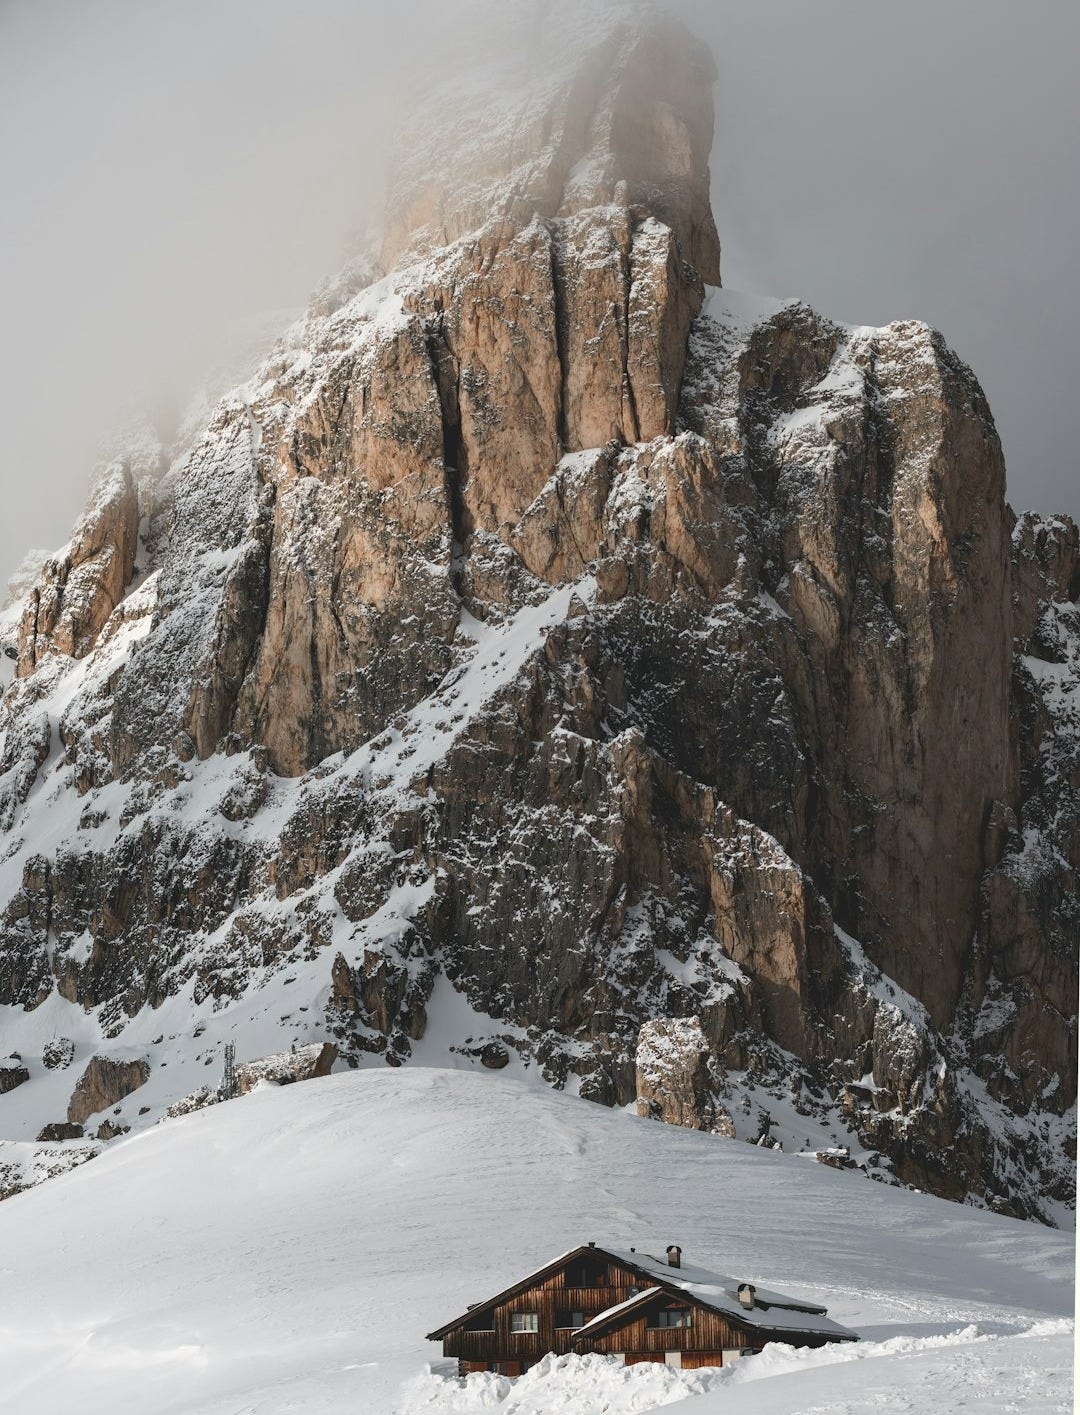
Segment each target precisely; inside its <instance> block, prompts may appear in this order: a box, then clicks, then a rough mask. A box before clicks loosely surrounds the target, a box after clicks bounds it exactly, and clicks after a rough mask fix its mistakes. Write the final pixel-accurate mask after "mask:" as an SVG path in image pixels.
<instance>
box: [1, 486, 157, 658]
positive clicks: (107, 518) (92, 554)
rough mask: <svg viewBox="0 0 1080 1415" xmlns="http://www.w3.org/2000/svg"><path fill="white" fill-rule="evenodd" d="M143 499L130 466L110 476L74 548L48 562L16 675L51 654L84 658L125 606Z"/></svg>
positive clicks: (25, 624) (27, 618) (28, 615)
mask: <svg viewBox="0 0 1080 1415" xmlns="http://www.w3.org/2000/svg"><path fill="white" fill-rule="evenodd" d="M138 533H139V499H138V493H137V491H136V489H135V484H134V481H133V480H132V476H131V472H130V471H129V469H128V468H127V467H126V466H116V467H111V468H109V470H108V471H107V472H106V473H105V475H104V477H103V478H102V481H101V483H100V485H99V486H98V488H97V490H96V491H95V494H94V498H93V502H92V505H91V507H90V509H89V510H88V511H87V513H86V515H85V516H84V517H83V519H82V520H81V521H80V522H79V524H78V525H77V526H76V528H75V534H74V535H73V536H72V538H71V540H70V541H69V543H68V545H67V546H66V547H65V549H64V550H63V551H61V552H60V553H59V554H58V555H55V556H52V557H51V558H50V559H48V560H46V562H45V564H44V566H43V567H42V570H41V576H40V579H39V580H38V582H37V584H36V585H35V587H34V588H33V589H32V590H31V591H30V594H29V596H28V598H27V601H26V608H25V609H24V610H23V616H22V624H21V626H20V631H19V662H18V667H17V669H16V674H17V676H18V677H20V678H25V677H26V676H27V675H28V674H30V673H32V672H33V671H34V669H35V668H36V667H37V665H38V664H39V663H40V662H41V660H42V659H43V658H44V657H45V655H46V654H48V653H62V654H68V655H69V656H70V657H72V658H82V657H84V656H85V655H86V654H87V653H88V652H89V650H90V649H91V648H92V647H93V644H94V642H95V640H96V639H97V637H98V634H99V633H100V632H101V630H102V629H103V628H104V627H105V624H106V622H107V621H108V619H109V616H110V615H111V614H112V612H113V610H114V609H115V608H116V606H117V605H118V604H119V603H120V601H121V599H122V598H123V596H124V591H125V590H126V588H127V585H128V581H129V580H130V579H131V574H132V570H133V569H134V566H135V549H136V543H137V540H138Z"/></svg>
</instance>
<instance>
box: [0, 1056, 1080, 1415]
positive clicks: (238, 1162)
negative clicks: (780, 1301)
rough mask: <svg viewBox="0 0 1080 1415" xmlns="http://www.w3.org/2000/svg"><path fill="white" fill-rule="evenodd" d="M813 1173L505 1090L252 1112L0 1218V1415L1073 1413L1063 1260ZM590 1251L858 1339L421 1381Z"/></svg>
mask: <svg viewBox="0 0 1080 1415" xmlns="http://www.w3.org/2000/svg"><path fill="white" fill-rule="evenodd" d="M538 1155H540V1156H542V1157H543V1158H542V1162H538ZM798 1164H799V1161H797V1160H795V1159H792V1158H789V1157H788V1156H785V1155H779V1154H773V1153H767V1152H762V1151H760V1150H757V1149H755V1148H753V1147H751V1146H748V1145H732V1144H718V1143H717V1141H716V1140H715V1139H713V1138H712V1137H710V1136H707V1135H700V1134H693V1133H691V1132H688V1131H686V1130H682V1129H678V1128H675V1127H671V1126H661V1125H655V1124H652V1123H649V1122H647V1121H643V1120H639V1119H637V1118H635V1117H633V1116H630V1115H626V1114H622V1113H620V1112H618V1111H610V1110H603V1109H600V1108H598V1107H596V1106H590V1105H586V1104H584V1103H582V1102H581V1101H579V1100H576V1099H574V1098H572V1097H568V1096H564V1095H558V1094H554V1093H552V1092H551V1091H550V1090H548V1089H547V1088H545V1087H542V1086H531V1087H530V1086H523V1085H522V1084H521V1083H520V1082H519V1081H517V1080H515V1079H514V1078H507V1077H506V1076H505V1074H503V1075H488V1074H478V1073H474V1074H467V1073H460V1072H459V1073H454V1072H450V1071H447V1070H444V1069H440V1070H429V1069H426V1068H423V1067H417V1066H414V1067H405V1068H399V1069H397V1070H393V1069H390V1068H383V1069H380V1070H364V1071H360V1072H356V1073H352V1074H345V1075H335V1076H330V1077H326V1078H323V1079H321V1080H313V1081H310V1082H305V1083H304V1084H303V1085H302V1086H286V1087H281V1088H270V1089H267V1090H257V1091H254V1092H252V1093H251V1094H249V1095H248V1096H246V1097H243V1098H242V1099H240V1100H236V1101H230V1102H228V1103H226V1104H224V1105H220V1106H215V1107H213V1108H211V1109H209V1110H206V1111H203V1112H200V1113H199V1114H197V1115H192V1116H189V1117H187V1118H185V1119H182V1120H179V1121H174V1122H169V1123H168V1124H167V1125H162V1126H159V1127H156V1128H155V1129H154V1130H152V1131H151V1132H149V1133H144V1134H141V1135H137V1136H133V1137H127V1138H125V1139H124V1140H121V1141H120V1142H118V1143H117V1144H115V1145H113V1146H112V1147H110V1149H109V1150H108V1151H107V1152H106V1154H105V1155H103V1156H102V1157H101V1158H100V1159H99V1160H96V1161H95V1162H94V1163H93V1164H91V1165H87V1166H85V1167H84V1168H82V1169H80V1170H78V1171H77V1172H76V1173H74V1174H71V1175H68V1176H66V1177H64V1178H62V1179H58V1180H56V1181H53V1182H51V1183H49V1184H45V1185H42V1186H40V1187H39V1188H37V1189H35V1190H32V1191H31V1192H29V1193H25V1194H21V1195H19V1196H17V1197H16V1198H14V1199H12V1200H10V1201H8V1202H6V1203H4V1204H0V1252H2V1253H3V1267H4V1271H5V1278H6V1280H5V1282H4V1283H3V1284H2V1285H0V1372H2V1373H3V1376H4V1383H3V1389H2V1390H0V1409H3V1410H5V1411H7V1410H8V1409H10V1410H11V1411H12V1412H13V1415H14V1412H16V1411H18V1412H22V1411H26V1410H33V1411H34V1412H35V1415H54V1412H55V1415H59V1412H63V1411H69V1410H71V1409H72V1408H78V1409H80V1410H82V1411H84V1412H85V1415H105V1412H113V1411H116V1410H118V1409H122V1408H124V1403H125V1400H127V1399H129V1398H130V1392H131V1390H132V1389H133V1388H135V1387H136V1386H137V1389H138V1391H139V1409H140V1412H141V1415H166V1412H175V1411H177V1410H183V1411H184V1412H185V1415H225V1412H227V1411H235V1410H242V1409H256V1410H259V1411H260V1412H261V1415H285V1412H286V1411H289V1410H296V1409H298V1408H299V1409H304V1408H309V1409H313V1410H318V1411H320V1412H321V1415H338V1412H341V1415H345V1412H349V1413H350V1415H354V1412H355V1411H357V1410H363V1411H364V1412H366V1415H391V1412H393V1415H414V1412H416V1415H419V1412H421V1411H424V1410H429V1411H435V1412H443V1411H447V1410H450V1411H454V1412H455V1415H462V1412H466V1411H467V1412H470V1415H472V1412H473V1411H477V1412H479V1411H490V1410H495V1411H496V1412H504V1411H505V1412H511V1411H512V1412H514V1415H526V1412H529V1415H532V1412H534V1411H535V1412H539V1411H540V1410H544V1411H548V1410H559V1409H564V1408H565V1409H566V1410H568V1411H575V1412H580V1415H584V1413H585V1412H595V1411H597V1410H600V1409H603V1408H604V1402H607V1409H608V1415H624V1412H632V1411H641V1410H645V1409H650V1408H653V1407H654V1406H656V1405H658V1404H661V1403H662V1402H665V1401H666V1402H668V1403H669V1404H672V1403H674V1402H675V1400H676V1398H679V1399H681V1400H683V1401H689V1402H690V1403H689V1404H688V1405H687V1406H686V1408H687V1410H688V1412H689V1411H698V1412H702V1415H712V1411H713V1410H714V1409H715V1410H717V1411H719V1410H720V1409H721V1405H722V1408H723V1409H724V1410H725V1411H727V1412H729V1415H766V1412H775V1415H783V1412H788V1415H790V1412H791V1411H792V1410H793V1409H800V1410H806V1409H813V1408H815V1407H820V1406H823V1405H824V1406H826V1407H827V1406H828V1404H830V1403H832V1404H834V1405H835V1404H841V1405H846V1406H847V1407H848V1409H849V1410H850V1411H851V1412H853V1415H862V1412H864V1411H866V1412H869V1411H874V1410H878V1411H880V1410H882V1409H903V1408H904V1407H905V1404H907V1405H908V1406H910V1407H911V1408H913V1409H920V1410H921V1409H926V1408H928V1407H929V1405H930V1404H931V1403H932V1404H933V1406H934V1408H936V1409H938V1410H940V1411H941V1412H942V1415H960V1412H961V1411H964V1410H970V1409H971V1408H972V1406H971V1401H972V1400H973V1399H974V1398H975V1397H976V1395H978V1397H979V1400H980V1405H979V1407H978V1408H980V1409H984V1410H988V1411H991V1412H995V1415H996V1412H999V1411H1000V1412H1001V1415H1004V1412H1005V1411H1006V1410H1007V1409H1009V1402H1012V1408H1013V1410H1014V1412H1015V1411H1016V1410H1019V1411H1021V1412H1031V1415H1034V1412H1036V1411H1038V1412H1046V1411H1055V1410H1057V1409H1058V1408H1059V1407H1061V1406H1063V1405H1065V1403H1066V1402H1067V1400H1068V1392H1069V1388H1070V1387H1069V1379H1070V1366H1071V1354H1072V1345H1071V1343H1072V1336H1071V1332H1072V1323H1071V1320H1070V1318H1071V1311H1072V1280H1073V1269H1074V1253H1073V1244H1072V1241H1071V1238H1070V1237H1069V1236H1066V1235H1064V1234H1060V1233H1055V1232H1054V1231H1052V1230H1049V1229H1043V1228H1039V1227H1035V1226H1030V1225H1021V1224H1018V1223H1016V1222H1014V1221H1011V1220H1007V1219H1002V1218H998V1217H997V1216H995V1215H992V1214H987V1213H980V1212H977V1211H974V1210H972V1209H964V1208H960V1207H958V1206H956V1205H951V1204H947V1203H944V1202H942V1201H940V1200H936V1199H932V1198H930V1197H929V1196H926V1195H915V1194H910V1193H908V1192H906V1191H904V1190H901V1189H896V1188H891V1187H888V1186H885V1185H878V1184H867V1183H866V1182H865V1181H862V1180H860V1179H858V1178H856V1177H854V1176H852V1175H849V1174H837V1173H834V1172H832V1171H829V1170H826V1169H824V1168H820V1167H817V1166H813V1167H808V1168H806V1169H805V1171H803V1170H800V1171H799V1175H798V1182H797V1183H796V1182H793V1178H792V1171H793V1167H796V1166H798ZM672 1175H678V1177H679V1178H678V1184H679V1210H680V1212H679V1215H678V1224H677V1226H676V1227H675V1228H674V1229H673V1228H672V1218H671V1214H672V1208H671V1202H670V1195H671V1186H672V1179H671V1176H672ZM718 1195H721V1196H722V1197H723V1203H718V1202H717V1196H718ZM589 1231H595V1232H597V1233H602V1234H611V1235H612V1236H613V1241H617V1242H618V1243H619V1244H620V1246H622V1247H628V1246H629V1245H630V1244H631V1243H633V1242H635V1240H637V1241H638V1242H639V1244H640V1243H641V1242H642V1241H644V1239H643V1235H644V1236H645V1238H646V1239H647V1240H648V1246H649V1247H650V1248H651V1249H652V1250H653V1251H662V1250H663V1247H664V1244H665V1243H666V1242H669V1241H680V1242H681V1243H682V1244H683V1245H684V1248H685V1250H686V1252H687V1254H688V1255H689V1254H690V1253H691V1252H692V1254H693V1256H694V1258H695V1259H700V1261H701V1262H702V1263H703V1264H707V1265H708V1266H710V1267H716V1268H718V1269H720V1270H723V1271H731V1272H738V1273H745V1274H747V1275H748V1276H749V1277H750V1278H751V1279H752V1280H756V1281H758V1282H759V1283H760V1285H761V1287H763V1288H768V1287H780V1288H784V1289H785V1290H790V1291H792V1292H794V1293H795V1294H796V1295H799V1294H804V1295H805V1294H811V1293H813V1294H817V1293H820V1294H822V1296H823V1297H824V1299H825V1300H827V1301H828V1304H829V1310H830V1313H833V1314H835V1315H836V1317H837V1319H838V1320H840V1321H842V1322H843V1323H844V1324H845V1325H848V1326H851V1327H852V1328H854V1329H855V1330H856V1331H858V1333H859V1336H860V1341H859V1342H858V1343H857V1344H852V1345H847V1346H838V1347H831V1348H824V1349H822V1350H819V1351H814V1352H805V1351H804V1352H793V1351H791V1350H790V1349H788V1348H787V1347H785V1346H783V1345H771V1346H769V1347H768V1348H766V1350H765V1352H764V1353H763V1354H762V1355H761V1356H759V1357H749V1358H742V1360H741V1361H740V1362H737V1363H736V1364H735V1365H734V1366H732V1367H731V1368H729V1370H728V1371H725V1372H723V1373H722V1374H721V1373H716V1372H708V1373H705V1372H700V1373H693V1372H689V1371H687V1372H676V1371H674V1370H671V1369H669V1368H667V1367H661V1366H652V1367H641V1366H638V1367H632V1368H626V1367H621V1368H619V1367H612V1366H609V1365H608V1363H606V1362H600V1361H596V1360H585V1361H581V1362H575V1361H565V1360H564V1361H561V1362H558V1361H557V1362H552V1363H548V1364H547V1366H546V1367H541V1368H537V1370H536V1372H534V1373H531V1374H530V1375H529V1376H528V1377H525V1378H524V1379H522V1380H521V1381H518V1382H512V1383H511V1382H505V1381H503V1380H501V1379H500V1378H498V1377H495V1376H489V1377H480V1378H477V1377H472V1378H470V1380H469V1381H468V1382H467V1383H466V1384H464V1385H462V1384H461V1383H459V1382H458V1380H457V1378H456V1376H451V1375H449V1374H448V1373H447V1372H446V1371H445V1368H444V1367H442V1366H441V1365H440V1364H439V1363H438V1362H435V1363H433V1362H432V1352H433V1348H432V1345H431V1343H430V1342H427V1341H425V1339H424V1332H426V1331H428V1330H430V1329H431V1327H432V1326H433V1325H434V1324H435V1322H436V1321H438V1320H439V1318H440V1316H441V1315H442V1314H444V1313H445V1312H446V1311H447V1310H450V1311H463V1310H464V1309H465V1307H466V1305H467V1303H468V1302H469V1301H471V1300H473V1298H474V1297H475V1296H476V1295H477V1294H480V1293H484V1292H486V1291H488V1290H490V1289H491V1288H492V1287H493V1286H500V1285H503V1284H505V1282H506V1281H508V1280H510V1279H512V1278H513V1277H514V1276H515V1275H517V1274H519V1273H520V1272H521V1271H523V1270H528V1269H530V1268H535V1267H536V1266H538V1265H539V1264H540V1262H542V1260H543V1259H544V1258H545V1257H547V1256H549V1254H550V1252H551V1250H552V1249H553V1248H569V1247H571V1246H572V1245H573V1243H574V1242H575V1241H576V1239H577V1236H578V1235H579V1234H581V1233H583V1232H589ZM43 1233H46V1234H48V1235H49V1237H50V1241H49V1243H48V1244H45V1245H43V1244H42V1242H41V1235H42V1234H43ZM43 1313H47V1314H48V1318H47V1320H43V1317H42V1314H43ZM429 1366H433V1367H434V1373H433V1374H429V1373H428V1368H429ZM515 1402H516V1403H515ZM545 1402H546V1403H545ZM560 1402H561V1403H560ZM964 1402H967V1403H964ZM995 1402H996V1403H995Z"/></svg>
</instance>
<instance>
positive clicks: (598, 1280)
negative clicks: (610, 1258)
mask: <svg viewBox="0 0 1080 1415" xmlns="http://www.w3.org/2000/svg"><path fill="white" fill-rule="evenodd" d="M566 1285H567V1287H607V1285H608V1281H607V1266H606V1264H604V1263H598V1262H596V1261H595V1260H593V1261H592V1262H590V1261H588V1259H579V1260H578V1262H576V1263H571V1265H570V1266H569V1267H568V1268H567V1269H566Z"/></svg>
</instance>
